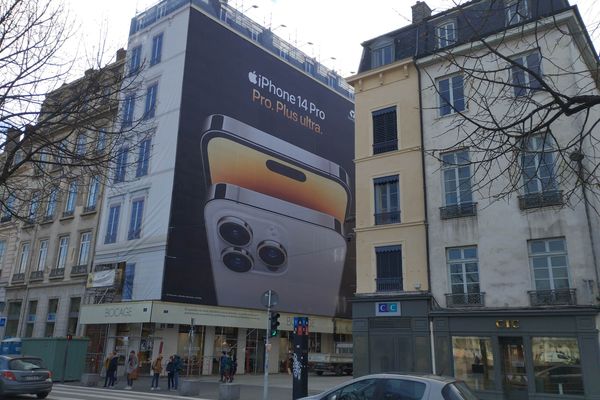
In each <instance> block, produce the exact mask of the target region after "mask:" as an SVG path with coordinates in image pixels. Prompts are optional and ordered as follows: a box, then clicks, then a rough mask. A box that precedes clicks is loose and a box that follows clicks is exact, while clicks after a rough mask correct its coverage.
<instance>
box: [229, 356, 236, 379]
mask: <svg viewBox="0 0 600 400" xmlns="http://www.w3.org/2000/svg"><path fill="white" fill-rule="evenodd" d="M236 372H237V358H236V356H233V359H232V360H231V368H230V370H229V382H233V377H234V376H235V373H236Z"/></svg>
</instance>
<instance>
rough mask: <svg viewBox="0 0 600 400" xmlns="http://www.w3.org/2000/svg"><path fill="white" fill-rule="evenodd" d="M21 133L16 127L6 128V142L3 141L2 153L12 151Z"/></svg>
mask: <svg viewBox="0 0 600 400" xmlns="http://www.w3.org/2000/svg"><path fill="white" fill-rule="evenodd" d="M22 133H23V132H21V131H20V130H18V129H16V128H8V129H7V130H6V142H5V143H4V153H12V152H13V151H14V149H15V147H17V144H18V143H19V141H20V139H21V134H22Z"/></svg>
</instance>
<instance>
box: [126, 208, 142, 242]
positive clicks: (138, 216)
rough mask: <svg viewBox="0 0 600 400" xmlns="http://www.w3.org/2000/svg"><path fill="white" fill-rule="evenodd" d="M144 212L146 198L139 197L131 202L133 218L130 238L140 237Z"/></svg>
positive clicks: (128, 237) (130, 224)
mask: <svg viewBox="0 0 600 400" xmlns="http://www.w3.org/2000/svg"><path fill="white" fill-rule="evenodd" d="M143 213H144V199H137V200H134V201H133V202H132V203H131V219H130V220H129V233H128V235H127V239H128V240H132V239H139V238H140V234H141V231H142V215H143Z"/></svg>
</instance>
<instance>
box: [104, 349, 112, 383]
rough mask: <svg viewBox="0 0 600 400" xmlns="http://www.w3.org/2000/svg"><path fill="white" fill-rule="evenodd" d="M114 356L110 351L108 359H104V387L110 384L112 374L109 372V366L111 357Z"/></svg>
mask: <svg viewBox="0 0 600 400" xmlns="http://www.w3.org/2000/svg"><path fill="white" fill-rule="evenodd" d="M111 358H112V353H110V354H109V355H108V356H107V357H106V360H104V367H103V368H104V387H107V386H108V382H109V381H110V375H109V374H108V366H109V364H110V359H111Z"/></svg>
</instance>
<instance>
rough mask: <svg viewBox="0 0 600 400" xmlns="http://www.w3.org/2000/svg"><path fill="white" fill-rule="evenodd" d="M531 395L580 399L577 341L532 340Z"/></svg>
mask: <svg viewBox="0 0 600 400" xmlns="http://www.w3.org/2000/svg"><path fill="white" fill-rule="evenodd" d="M531 349H532V354H533V370H534V373H535V391H536V392H538V393H552V394H556V395H579V396H583V395H584V390H583V379H582V377H583V375H582V370H581V356H580V354H579V344H578V343H577V338H574V337H572V338H570V337H532V338H531Z"/></svg>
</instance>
